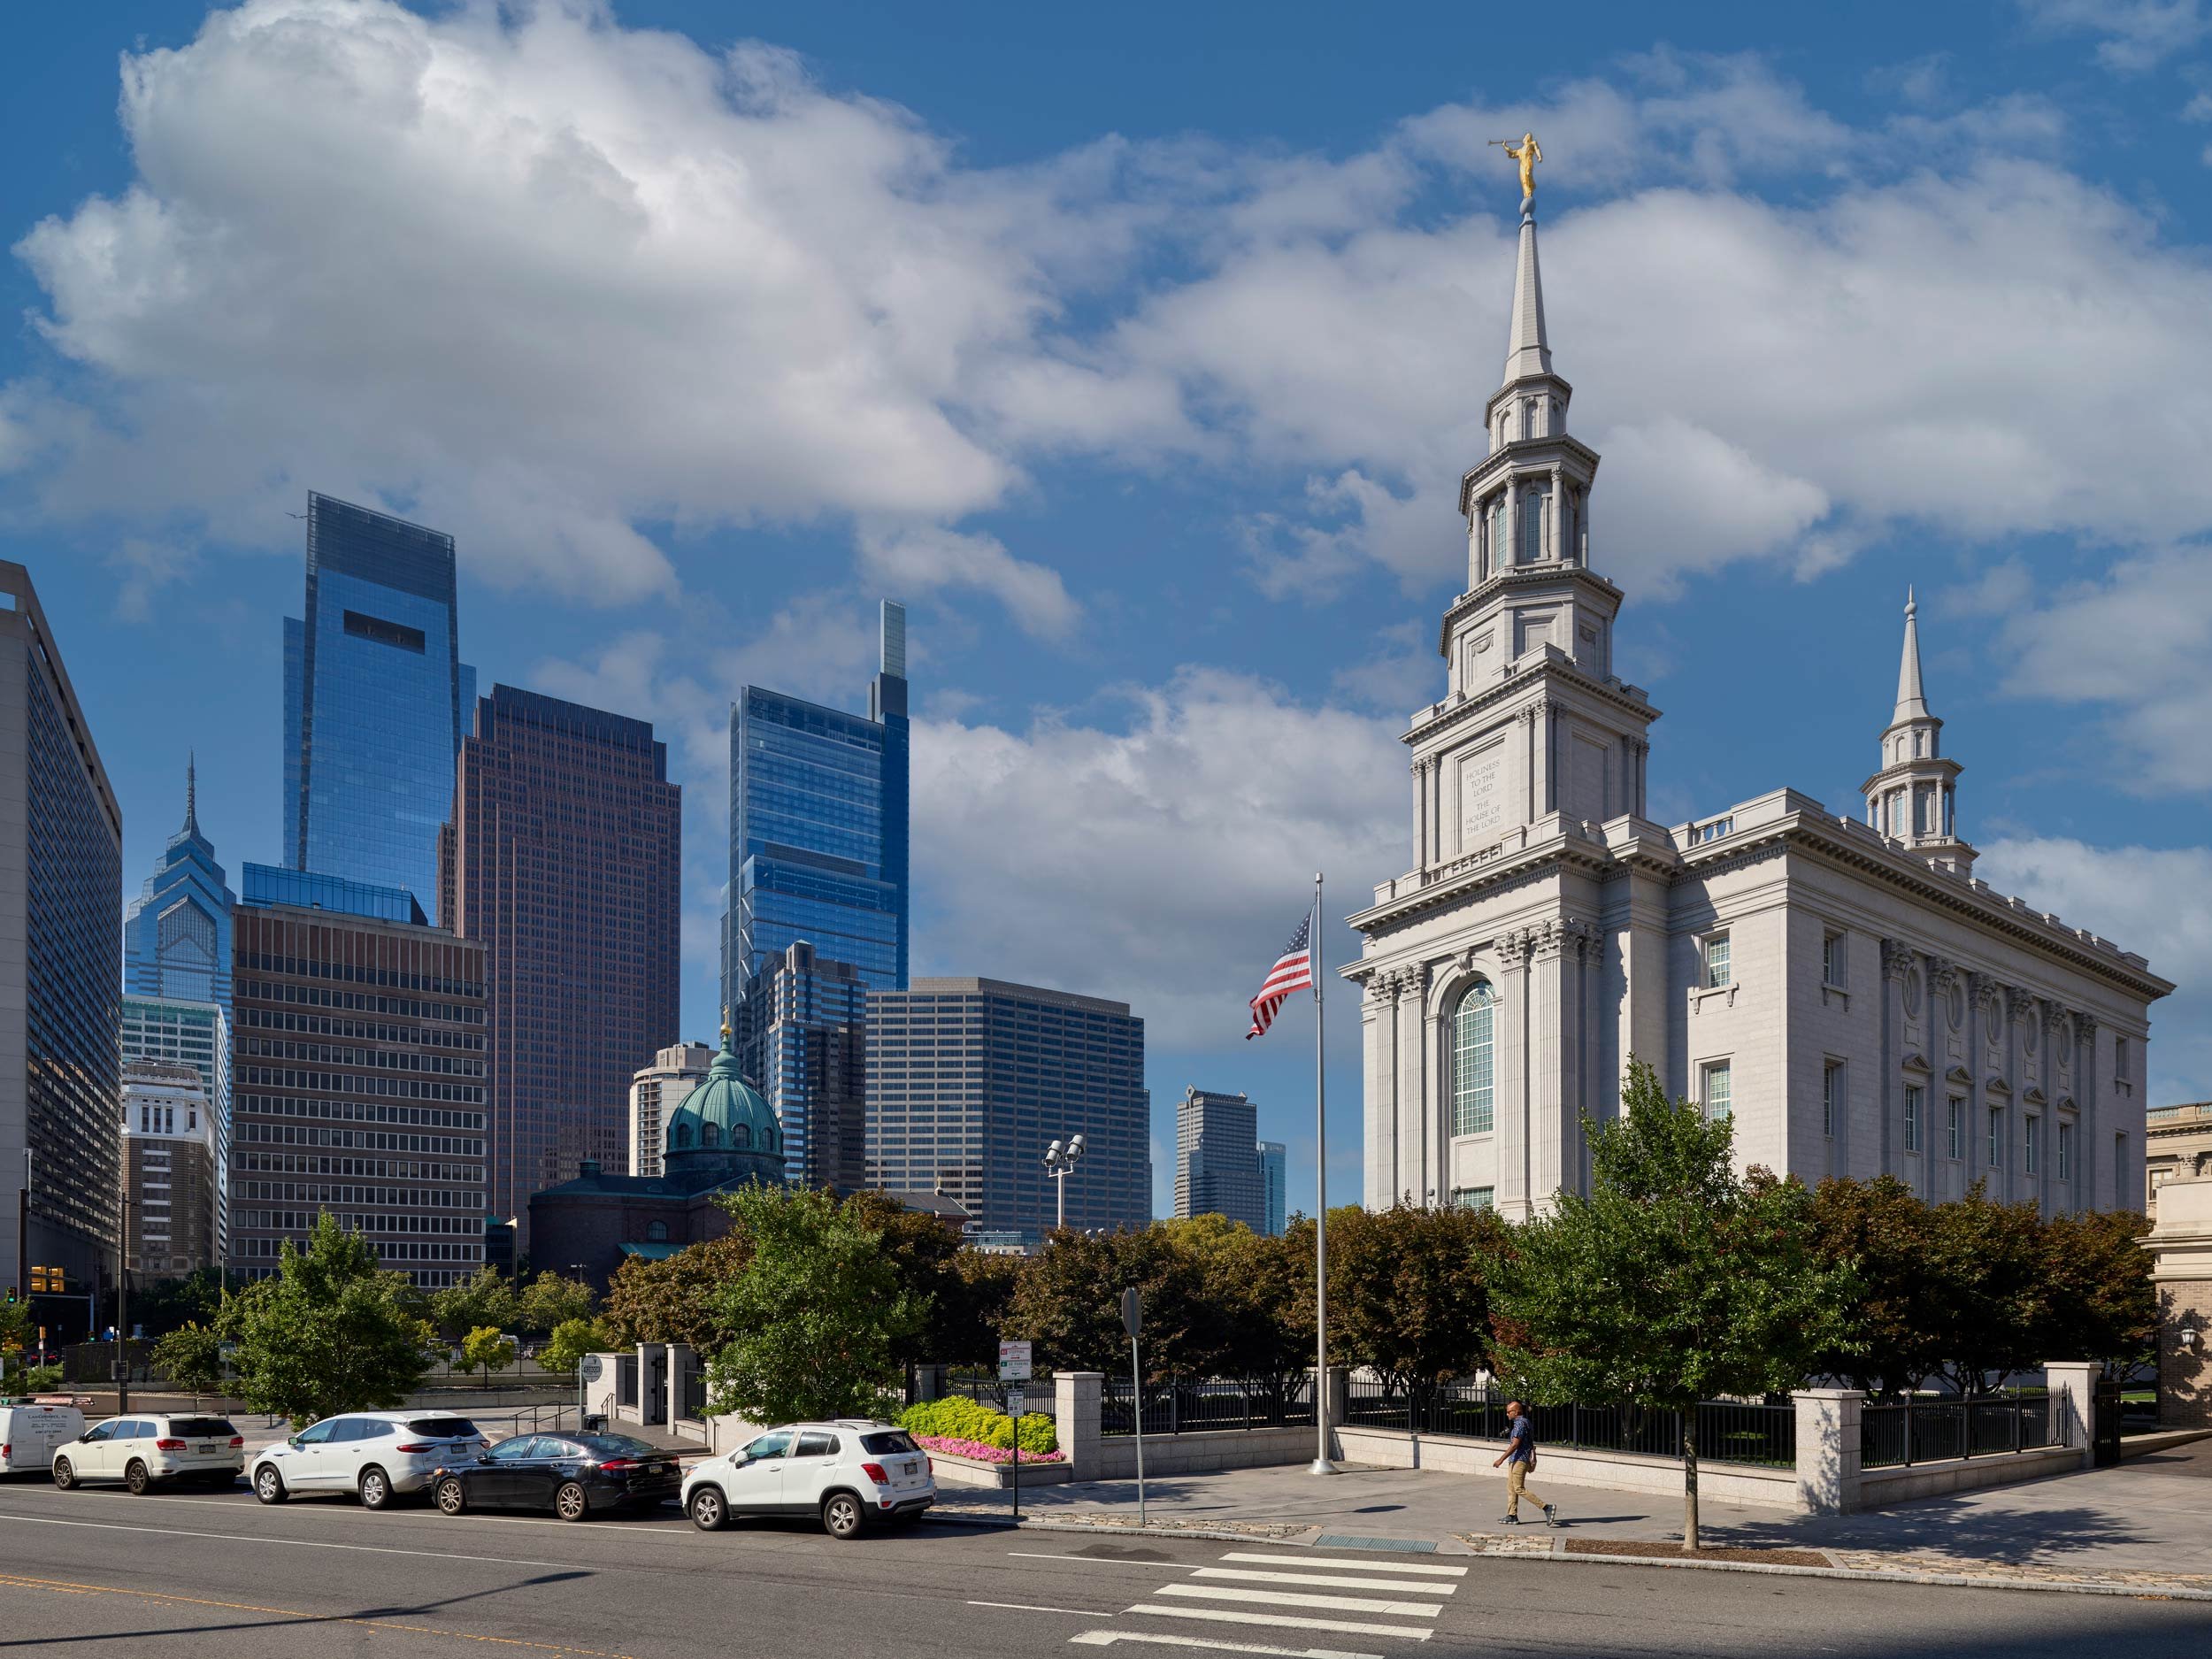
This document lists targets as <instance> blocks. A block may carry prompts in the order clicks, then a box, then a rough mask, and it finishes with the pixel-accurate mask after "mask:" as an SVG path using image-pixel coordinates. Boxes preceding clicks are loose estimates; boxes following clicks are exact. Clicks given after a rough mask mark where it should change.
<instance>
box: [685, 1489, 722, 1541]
mask: <svg viewBox="0 0 2212 1659" xmlns="http://www.w3.org/2000/svg"><path fill="white" fill-rule="evenodd" d="M689 1507H690V1509H691V1524H692V1525H694V1526H695V1527H697V1528H698V1529H699V1530H700V1531H701V1532H720V1531H721V1530H722V1528H723V1526H724V1525H726V1524H727V1522H728V1521H729V1518H730V1506H729V1505H728V1504H726V1503H725V1502H723V1501H722V1489H721V1488H720V1487H719V1486H699V1487H696V1488H695V1489H694V1490H693V1492H692V1494H691V1503H690V1506H689Z"/></svg>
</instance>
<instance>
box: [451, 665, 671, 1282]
mask: <svg viewBox="0 0 2212 1659" xmlns="http://www.w3.org/2000/svg"><path fill="white" fill-rule="evenodd" d="M682 816H683V791H682V789H681V788H680V787H678V786H677V785H675V784H672V783H671V782H669V781H668V747H667V745H666V744H664V743H657V742H656V741H653V728H652V727H651V726H649V725H648V724H647V723H646V722H644V721H642V720H632V719H627V718H624V717H623V716H621V715H618V714H606V713H603V712H602V711H601V710H597V709H587V708H583V707H580V705H578V704H576V703H563V702H561V701H560V700H559V699H557V698H555V697H546V696H541V695H538V694H537V693H536V692H532V691H518V690H516V689H514V688H513V687H510V686H495V687H492V693H491V695H489V696H488V697H482V698H479V699H478V701H477V704H476V714H475V720H474V722H473V726H472V731H471V733H470V734H469V735H468V736H466V737H465V738H464V739H463V740H462V741H461V758H460V763H459V766H458V769H457V773H456V778H455V783H454V794H453V818H452V821H451V822H450V823H449V824H448V825H447V826H445V829H444V830H443V832H442V833H441V834H440V835H439V837H438V851H439V862H440V864H441V866H442V867H441V870H440V872H439V891H440V895H441V897H442V899H443V898H449V900H450V908H449V910H447V911H446V912H445V914H446V917H447V919H448V920H449V922H450V924H451V926H452V927H453V929H454V931H455V932H456V933H459V934H460V935H462V936H463V937H464V938H466V939H473V940H480V941H482V943H483V946H484V954H485V976H486V979H487V983H488V987H489V989H488V994H489V999H490V1033H491V1056H490V1057H491V1156H492V1187H491V1206H492V1211H493V1213H494V1214H495V1215H498V1216H502V1217H509V1216H511V1217H515V1218H516V1220H517V1222H518V1225H519V1226H520V1227H521V1228H523V1229H527V1228H528V1226H529V1217H530V1194H533V1193H534V1192H537V1191H539V1190H540V1189H541V1188H543V1187H551V1186H553V1185H555V1184H556V1183H557V1182H560V1181H565V1180H568V1179H572V1178H573V1177H574V1176H575V1174H576V1171H577V1166H578V1165H579V1164H580V1163H581V1162H582V1161H583V1160H584V1159H586V1158H595V1159H597V1160H598V1162H599V1164H600V1165H601V1166H602V1167H603V1168H605V1169H610V1170H619V1169H627V1168H628V1167H629V1164H628V1148H627V1145H626V1139H627V1133H628V1125H629V1092H630V1079H631V1078H632V1076H633V1075H634V1073H635V1072H636V1071H637V1069H638V1068H639V1067H640V1066H641V1065H644V1064H647V1063H648V1062H649V1061H650V1060H651V1059H652V1057H653V1056H654V1054H655V1053H656V1052H657V1050H659V1049H661V1048H666V1047H667V1046H668V1045H669V1044H670V1043H672V1042H674V1041H676V1035H677V1018H678V1013H679V997H678V991H677V954H678V937H677V934H678V920H677V918H678V907H679V903H680V880H681V878H680V869H679V863H680V851H681V846H682ZM519 1244H520V1248H523V1249H527V1248H529V1241H528V1239H527V1238H526V1237H524V1238H522V1239H521V1240H519ZM556 1265H557V1264H556Z"/></svg>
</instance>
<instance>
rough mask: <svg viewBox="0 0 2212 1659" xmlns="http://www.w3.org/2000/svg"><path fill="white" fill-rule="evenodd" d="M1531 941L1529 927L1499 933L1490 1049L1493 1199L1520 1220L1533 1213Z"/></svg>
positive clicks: (1501, 1210) (1512, 1218)
mask: <svg viewBox="0 0 2212 1659" xmlns="http://www.w3.org/2000/svg"><path fill="white" fill-rule="evenodd" d="M1532 942H1533V941H1532V940H1531V938H1530V936H1529V933H1528V931H1527V930H1526V929H1524V928H1516V929H1513V930H1511V931H1509V932H1508V933H1502V934H1501V935H1499V938H1498V945H1497V949H1498V962H1499V967H1500V977H1501V978H1502V979H1503V980H1504V981H1505V985H1504V989H1505V998H1504V1002H1505V1006H1504V1007H1503V1008H1502V1009H1500V1010H1498V1015H1499V1018H1498V1019H1497V1021H1496V1023H1495V1024H1494V1025H1493V1026H1492V1032H1493V1033H1494V1037H1493V1048H1492V1055H1493V1059H1494V1065H1495V1067H1496V1071H1495V1075H1496V1078H1497V1088H1496V1090H1495V1099H1496V1101H1497V1112H1496V1121H1497V1134H1498V1141H1497V1147H1498V1176H1497V1191H1496V1194H1495V1195H1494V1202H1495V1203H1496V1205H1497V1208H1498V1212H1499V1214H1501V1215H1502V1216H1504V1217H1506V1218H1507V1219H1508V1220H1509V1221H1523V1220H1525V1219H1527V1217H1528V1216H1529V1215H1530V1213H1531V1204H1532V1194H1531V1191H1530V1180H1529V1175H1530V1170H1529V1163H1530V1153H1529V1137H1530V1134H1531V1133H1532V1131H1533V1129H1534V1126H1535V1124H1534V1115H1533V1113H1534V1094H1533V1090H1534V1086H1535V1085H1534V1069H1535V1057H1534V1054H1533V1051H1532V1050H1533V1044H1534V1041H1535V1026H1534V1022H1533V1018H1532V1016H1533V1011H1534V1004H1535V987H1534V983H1533V980H1532V978H1531V974H1532V966H1531V964H1530V962H1529V947H1530V945H1531V944H1532Z"/></svg>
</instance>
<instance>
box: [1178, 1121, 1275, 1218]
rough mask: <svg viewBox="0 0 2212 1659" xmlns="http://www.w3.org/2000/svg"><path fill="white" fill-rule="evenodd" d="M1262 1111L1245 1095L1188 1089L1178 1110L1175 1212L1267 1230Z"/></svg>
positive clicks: (1179, 1214)
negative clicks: (1216, 1218) (1261, 1148)
mask: <svg viewBox="0 0 2212 1659" xmlns="http://www.w3.org/2000/svg"><path fill="white" fill-rule="evenodd" d="M1258 1129H1259V1108H1258V1107H1256V1106H1255V1105H1253V1104H1252V1102H1251V1101H1250V1100H1249V1099H1248V1097H1246V1096H1245V1095H1242V1094H1215V1093H1214V1092H1213V1091H1212V1090H1211V1089H1202V1088H1187V1089H1185V1090H1184V1091H1183V1098H1182V1101H1181V1102H1180V1103H1179V1104H1178V1105H1177V1107H1176V1109H1175V1213H1176V1215H1177V1216H1179V1217H1191V1216H1212V1215H1219V1216H1226V1217H1228V1218H1229V1219H1230V1220H1232V1221H1241V1222H1242V1223H1243V1224H1244V1225H1246V1226H1248V1227H1249V1228H1251V1229H1252V1231H1253V1232H1255V1233H1264V1232H1266V1231H1267V1187H1266V1181H1265V1176H1264V1171H1263V1170H1262V1169H1261V1166H1260V1157H1259V1134H1258Z"/></svg>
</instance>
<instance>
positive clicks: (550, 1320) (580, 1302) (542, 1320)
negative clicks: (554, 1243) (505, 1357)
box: [515, 1272, 599, 1336]
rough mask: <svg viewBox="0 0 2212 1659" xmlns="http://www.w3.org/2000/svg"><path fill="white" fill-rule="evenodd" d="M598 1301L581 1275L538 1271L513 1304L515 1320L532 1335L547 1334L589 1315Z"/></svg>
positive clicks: (595, 1307)
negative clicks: (576, 1277)
mask: <svg viewBox="0 0 2212 1659" xmlns="http://www.w3.org/2000/svg"><path fill="white" fill-rule="evenodd" d="M598 1305H599V1298H598V1297H597V1296H595V1295H594V1294H592V1288H591V1286H589V1285H588V1284H586V1283H585V1282H584V1281H583V1280H582V1279H563V1278H562V1277H561V1276H560V1275H559V1274H558V1273H554V1272H545V1273H540V1274H539V1275H538V1276H537V1277H536V1278H535V1279H532V1280H531V1281H530V1284H529V1286H528V1287H527V1288H526V1290H524V1291H523V1293H522V1296H521V1299H520V1300H519V1302H518V1303H517V1304H516V1309H515V1323H516V1325H518V1327H519V1328H520V1329H522V1330H525V1331H527V1332H529V1333H531V1334H532V1335H534V1336H547V1335H550V1334H551V1333H553V1332H554V1331H555V1330H557V1328H558V1327H560V1326H562V1325H566V1324H567V1323H568V1322H569V1321H570V1320H571V1319H588V1318H590V1317H591V1316H592V1314H593V1312H594V1310H596V1309H597V1307H598Z"/></svg>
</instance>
